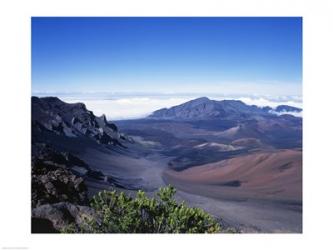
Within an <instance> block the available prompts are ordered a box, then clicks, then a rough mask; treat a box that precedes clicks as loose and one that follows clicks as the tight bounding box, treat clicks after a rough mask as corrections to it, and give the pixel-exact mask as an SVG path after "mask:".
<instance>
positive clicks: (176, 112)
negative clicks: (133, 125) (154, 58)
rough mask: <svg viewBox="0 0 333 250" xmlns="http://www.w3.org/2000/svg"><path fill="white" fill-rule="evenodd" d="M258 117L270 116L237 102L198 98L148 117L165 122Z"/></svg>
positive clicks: (256, 108) (253, 107)
mask: <svg viewBox="0 0 333 250" xmlns="http://www.w3.org/2000/svg"><path fill="white" fill-rule="evenodd" d="M258 115H271V114H269V113H267V112H265V111H263V110H262V109H261V108H259V107H257V106H250V105H246V104H245V103H243V102H242V101H239V100H222V101H216V100H211V99H209V98H207V97H200V98H197V99H194V100H191V101H188V102H185V103H183V104H180V105H178V106H174V107H171V108H169V109H165V108H164V109H160V110H157V111H155V112H154V113H153V114H151V115H150V116H149V118H151V119H165V120H206V119H209V120H210V119H236V120H239V119H248V118H253V117H256V116H258Z"/></svg>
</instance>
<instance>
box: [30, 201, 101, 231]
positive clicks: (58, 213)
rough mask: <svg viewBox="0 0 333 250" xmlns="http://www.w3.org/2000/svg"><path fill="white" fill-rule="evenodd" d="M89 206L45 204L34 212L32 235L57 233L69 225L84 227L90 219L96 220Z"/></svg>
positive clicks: (60, 203)
mask: <svg viewBox="0 0 333 250" xmlns="http://www.w3.org/2000/svg"><path fill="white" fill-rule="evenodd" d="M96 217H97V216H96V213H95V211H94V210H93V209H92V208H90V207H88V206H79V205H74V204H72V203H69V202H59V203H55V204H45V205H42V206H39V207H37V208H34V209H33V210H32V223H31V224H32V233H57V232H60V231H61V230H63V229H64V228H65V227H67V226H69V225H75V226H82V225H84V223H85V221H86V220H87V219H89V218H96Z"/></svg>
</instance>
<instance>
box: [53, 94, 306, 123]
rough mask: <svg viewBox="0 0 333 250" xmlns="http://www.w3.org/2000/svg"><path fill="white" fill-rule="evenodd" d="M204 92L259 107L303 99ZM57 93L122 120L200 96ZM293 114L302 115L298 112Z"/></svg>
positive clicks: (299, 104) (298, 104)
mask: <svg viewBox="0 0 333 250" xmlns="http://www.w3.org/2000/svg"><path fill="white" fill-rule="evenodd" d="M206 96H207V97H209V98H210V99H212V100H230V99H234V100H240V101H243V102H244V103H246V104H248V105H257V106H259V107H265V106H269V107H272V108H275V107H276V106H278V105H289V106H293V107H298V108H302V99H301V97H300V96H280V97H274V98H273V97H267V96H216V95H215V96H214V95H212V96H209V95H206ZM58 97H59V98H60V99H61V100H63V101H65V102H68V103H77V102H83V103H84V104H85V105H86V106H87V108H88V109H89V110H91V111H93V112H94V114H95V115H97V116H101V115H102V114H105V115H106V117H107V118H108V119H109V120H124V119H136V118H144V117H146V116H148V115H149V114H151V113H152V112H154V111H156V110H158V109H161V108H170V107H172V106H176V105H179V104H182V103H184V102H187V101H190V100H193V99H195V98H198V97H201V96H198V95H191V96H189V95H188V96H173V95H171V96H166V95H162V96H156V95H155V96H149V95H147V96H143V95H140V96H138V95H136V96H134V95H133V96H120V97H114V98H100V97H96V98H95V97H93V96H89V97H87V96H66V95H64V96H61V95H60V96H58ZM292 115H301V113H300V114H292Z"/></svg>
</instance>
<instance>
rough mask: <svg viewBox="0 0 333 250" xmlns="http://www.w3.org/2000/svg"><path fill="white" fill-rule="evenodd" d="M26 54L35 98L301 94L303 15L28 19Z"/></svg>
mask: <svg viewBox="0 0 333 250" xmlns="http://www.w3.org/2000/svg"><path fill="white" fill-rule="evenodd" d="M31 53H32V91H33V93H37V92H49V93H52V92H54V93H55V92H59V93H62V92H131V93H135V92H149V93H176V94H177V93H186V92H196V93H210V92H211V93H219V94H223V93H229V92H230V93H234V94H246V93H249V94H250V93H254V94H255V93H259V94H268V95H274V94H276V93H279V94H281V95H283V94H284V95H301V82H302V19H301V18H285V17H280V18H279V17H276V18H124V17H122V18H43V17H33V18H32V52H31ZM280 92H281V93H280Z"/></svg>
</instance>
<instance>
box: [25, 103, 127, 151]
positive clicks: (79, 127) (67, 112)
mask: <svg viewBox="0 0 333 250" xmlns="http://www.w3.org/2000/svg"><path fill="white" fill-rule="evenodd" d="M31 101H32V126H33V130H34V131H36V130H37V132H42V131H45V130H47V131H49V132H53V133H55V134H57V135H63V136H67V137H80V136H86V137H89V138H92V139H94V140H96V141H97V142H98V143H101V144H111V145H121V143H120V140H121V139H123V138H124V135H122V134H120V133H119V131H118V128H117V126H116V125H115V124H113V123H111V122H108V121H107V120H106V117H105V115H102V116H101V117H96V116H95V115H94V114H93V112H91V111H89V110H87V108H86V106H85V105H84V104H83V103H74V104H69V103H65V102H63V101H61V100H60V99H59V98H57V97H44V98H38V97H32V100H31Z"/></svg>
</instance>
